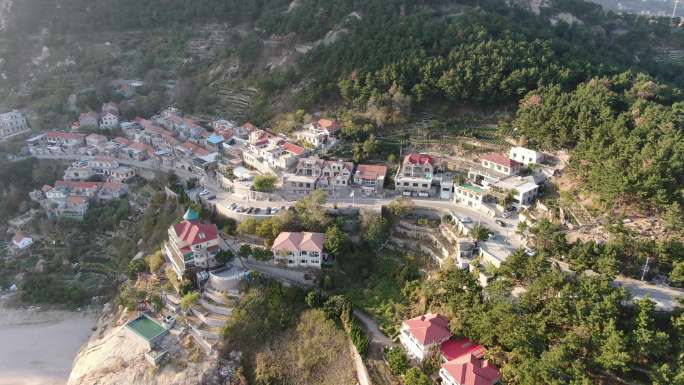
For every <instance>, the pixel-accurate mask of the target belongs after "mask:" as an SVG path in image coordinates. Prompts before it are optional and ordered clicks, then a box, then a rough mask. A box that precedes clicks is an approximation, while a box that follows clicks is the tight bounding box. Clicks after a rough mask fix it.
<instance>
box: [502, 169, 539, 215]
mask: <svg viewBox="0 0 684 385" xmlns="http://www.w3.org/2000/svg"><path fill="white" fill-rule="evenodd" d="M492 187H493V188H497V189H499V190H501V191H503V192H504V193H505V192H507V191H511V192H512V193H513V206H515V207H518V208H521V207H529V206H530V205H532V203H534V201H535V200H536V199H537V195H539V186H538V185H537V184H536V183H535V182H534V177H532V176H526V177H510V178H506V179H503V180H500V181H498V182H496V183H495V184H494V185H492Z"/></svg>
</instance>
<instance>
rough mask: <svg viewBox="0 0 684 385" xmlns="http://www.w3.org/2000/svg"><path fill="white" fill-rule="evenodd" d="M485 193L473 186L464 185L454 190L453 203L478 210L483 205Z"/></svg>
mask: <svg viewBox="0 0 684 385" xmlns="http://www.w3.org/2000/svg"><path fill="white" fill-rule="evenodd" d="M485 195H487V194H486V191H485V190H484V189H483V188H481V187H479V186H476V185H474V184H470V183H464V184H462V185H458V186H456V187H455V188H454V203H458V204H460V205H462V206H466V207H471V208H474V209H479V208H480V207H481V205H482V203H483V200H484V197H485Z"/></svg>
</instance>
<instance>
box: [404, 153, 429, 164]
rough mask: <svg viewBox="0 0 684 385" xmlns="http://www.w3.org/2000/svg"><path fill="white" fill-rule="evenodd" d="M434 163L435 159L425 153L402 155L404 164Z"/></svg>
mask: <svg viewBox="0 0 684 385" xmlns="http://www.w3.org/2000/svg"><path fill="white" fill-rule="evenodd" d="M406 163H410V164H426V163H427V164H435V160H434V159H433V158H432V157H431V156H430V155H427V154H408V155H406V156H405V157H404V164H406Z"/></svg>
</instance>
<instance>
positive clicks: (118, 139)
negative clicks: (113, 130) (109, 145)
mask: <svg viewBox="0 0 684 385" xmlns="http://www.w3.org/2000/svg"><path fill="white" fill-rule="evenodd" d="M112 141H113V142H114V143H119V144H123V145H125V146H128V145H130V144H131V141H130V140H128V139H126V138H122V137H120V136H117V137H116V138H114V140H112Z"/></svg>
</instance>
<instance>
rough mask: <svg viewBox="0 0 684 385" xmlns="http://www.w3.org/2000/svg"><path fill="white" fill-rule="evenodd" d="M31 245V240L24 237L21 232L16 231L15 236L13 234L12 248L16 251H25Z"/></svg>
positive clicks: (26, 236)
mask: <svg viewBox="0 0 684 385" xmlns="http://www.w3.org/2000/svg"><path fill="white" fill-rule="evenodd" d="M32 244H33V238H31V237H29V236H28V235H25V234H24V233H22V232H21V231H18V232H17V233H16V234H14V237H13V238H12V246H14V248H15V249H16V250H25V249H27V248H28V247H29V246H31V245H32Z"/></svg>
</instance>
